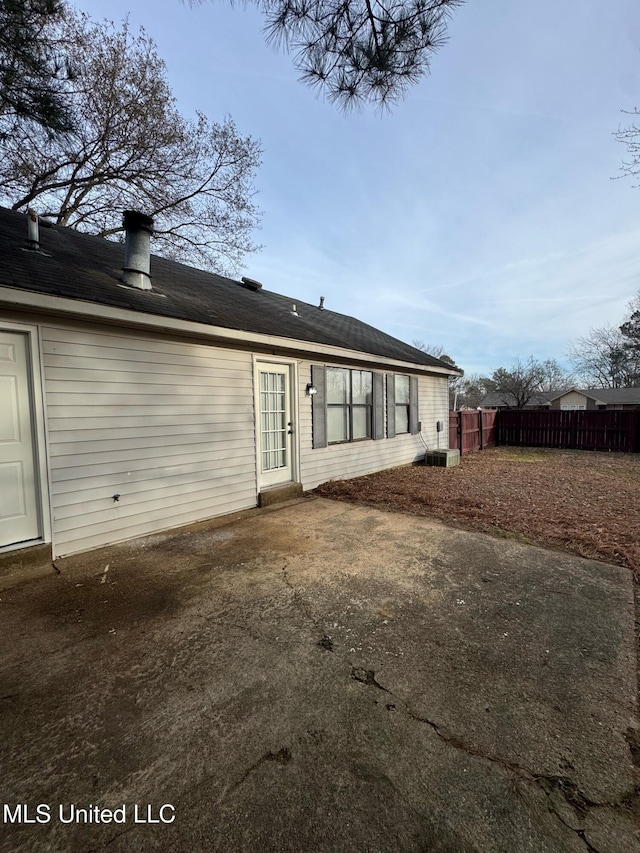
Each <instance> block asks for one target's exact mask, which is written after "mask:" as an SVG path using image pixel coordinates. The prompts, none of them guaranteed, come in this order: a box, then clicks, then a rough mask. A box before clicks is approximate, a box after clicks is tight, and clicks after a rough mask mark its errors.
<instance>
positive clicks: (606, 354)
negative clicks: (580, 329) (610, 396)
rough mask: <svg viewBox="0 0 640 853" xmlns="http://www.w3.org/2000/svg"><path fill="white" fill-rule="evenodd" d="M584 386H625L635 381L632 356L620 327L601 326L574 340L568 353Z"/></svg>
mask: <svg viewBox="0 0 640 853" xmlns="http://www.w3.org/2000/svg"><path fill="white" fill-rule="evenodd" d="M567 355H568V357H569V361H570V362H571V363H572V365H573V367H574V369H575V372H576V374H577V377H578V379H579V380H580V381H581V383H582V385H583V386H584V387H593V388H626V387H629V386H632V385H634V383H635V381H636V370H635V367H634V360H633V359H632V358H631V357H630V354H629V352H628V350H627V349H626V348H625V338H624V336H623V334H622V332H621V331H620V329H619V328H615V327H614V326H601V327H599V328H596V329H591V330H590V331H589V334H588V335H585V336H584V337H581V338H577V339H576V340H575V341H573V342H572V343H571V344H570V346H569V349H568V353H567Z"/></svg>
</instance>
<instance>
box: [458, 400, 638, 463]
mask: <svg viewBox="0 0 640 853" xmlns="http://www.w3.org/2000/svg"><path fill="white" fill-rule="evenodd" d="M497 444H510V445H513V446H516V447H558V448H563V449H565V450H612V451H614V450H615V451H618V452H620V453H637V452H639V451H640V412H636V411H631V410H627V411H622V410H621V411H611V410H610V411H587V410H585V411H568V412H565V411H559V410H557V409H502V410H498V411H496V410H489V411H475V412H473V411H472V412H449V447H452V448H454V449H455V448H457V449H458V450H459V451H460V455H461V456H462V455H463V454H465V453H472V452H473V451H474V450H483V449H484V448H485V447H495V446H496V445H497Z"/></svg>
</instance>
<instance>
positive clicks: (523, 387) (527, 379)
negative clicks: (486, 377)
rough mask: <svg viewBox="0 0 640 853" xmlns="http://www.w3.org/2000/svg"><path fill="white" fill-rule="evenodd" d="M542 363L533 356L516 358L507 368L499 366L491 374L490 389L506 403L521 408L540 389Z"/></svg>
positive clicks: (542, 372) (542, 374) (542, 380)
mask: <svg viewBox="0 0 640 853" xmlns="http://www.w3.org/2000/svg"><path fill="white" fill-rule="evenodd" d="M544 378H545V368H544V364H543V363H542V362H540V361H538V360H537V359H535V358H533V357H531V356H530V357H529V358H528V359H527V361H526V362H523V361H521V360H520V359H519V358H518V359H516V360H515V361H514V362H513V364H512V365H511V367H510V368H509V369H507V368H505V367H499V368H498V369H497V370H494V371H493V373H492V375H491V382H492V386H493V387H492V391H493V392H494V393H495V394H497V395H498V396H499V398H500V400H501V401H502V402H503V403H504V404H505V405H506V406H511V407H513V408H515V409H523V408H524V407H525V406H526V405H527V403H528V402H529V400H531V398H532V397H533V395H534V394H535V393H536V392H538V391H540V390H542V383H543V382H544Z"/></svg>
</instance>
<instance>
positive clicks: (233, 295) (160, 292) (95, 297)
mask: <svg viewBox="0 0 640 853" xmlns="http://www.w3.org/2000/svg"><path fill="white" fill-rule="evenodd" d="M26 236H27V217H26V216H25V215H24V214H21V213H17V212H15V211H10V210H6V209H4V208H0V286H6V287H11V288H17V289H21V290H25V291H31V292H36V293H43V294H48V295H54V296H60V297H66V298H69V299H74V300H82V301H84V302H91V303H98V304H100V305H105V306H110V307H115V308H124V309H128V310H132V311H137V312H143V313H145V314H153V315H159V316H162V317H169V318H174V319H177V320H187V321H191V322H195V323H204V324H206V325H208V326H215V327H222V328H225V329H232V330H238V331H243V332H250V333H256V334H263V335H274V336H277V337H281V338H289V339H292V340H296V341H306V342H313V343H315V344H324V345H327V346H334V347H343V348H346V349H350V350H357V351H359V352H364V353H368V354H370V355H376V356H381V357H383V358H388V359H394V360H399V361H404V362H410V363H413V364H419V365H423V366H428V367H434V368H438V370H439V371H442V369H446V371H447V372H449V373H453V372H454V371H456V372H457V368H455V367H453V368H452V366H451V365H450V364H447V363H446V362H443V361H441V360H440V359H437V358H434V357H433V356H431V355H428V354H427V353H425V352H422V351H421V350H418V349H416V348H415V347H412V346H410V345H409V344H405V343H403V342H402V341H400V340H398V339H397V338H393V337H391V335H387V334H385V333H384V332H381V331H380V330H379V329H375V328H374V327H373V326H369V325H368V324H367V323H363V322H361V321H360V320H356V319H355V318H354V317H348V316H346V315H344V314H338V313H337V312H335V311H329V310H327V309H320V308H319V307H318V306H316V305H310V304H309V303H306V302H302V301H301V300H299V299H296V298H295V297H289V296H282V295H280V294H278V293H273V292H272V291H268V290H265V289H260V290H254V289H251V288H249V287H247V286H245V285H244V284H242V283H241V282H238V281H234V280H233V279H230V278H225V277H223V276H219V275H216V274H214V273H210V272H205V271H203V270H198V269H195V268H193V267H189V266H185V265H184V264H180V263H177V262H175V261H170V260H166V259H165V258H160V257H158V256H156V255H152V256H151V280H152V283H153V290H152V291H143V290H138V289H136V288H131V287H127V286H124V285H123V284H122V281H121V278H120V277H121V274H122V265H123V260H124V247H123V244H122V243H115V242H112V241H109V240H105V239H103V238H101V237H92V236H90V235H87V234H83V233H81V232H79V231H76V230H74V229H71V228H63V227H59V226H50V227H41V228H40V251H30V250H28V249H27V248H26ZM294 304H295V306H296V314H294V313H293V305H294Z"/></svg>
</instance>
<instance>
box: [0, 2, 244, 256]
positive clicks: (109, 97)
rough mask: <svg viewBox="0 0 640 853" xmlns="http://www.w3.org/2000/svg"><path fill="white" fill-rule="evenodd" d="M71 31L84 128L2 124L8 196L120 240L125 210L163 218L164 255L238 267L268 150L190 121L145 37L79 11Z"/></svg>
mask: <svg viewBox="0 0 640 853" xmlns="http://www.w3.org/2000/svg"><path fill="white" fill-rule="evenodd" d="M62 35H63V37H64V42H63V43H64V46H65V56H66V57H67V59H68V61H69V63H72V64H73V66H74V67H75V68H76V72H77V73H76V77H75V78H74V80H73V81H69V83H68V84H67V90H66V91H67V94H68V96H69V98H70V99H71V102H72V104H73V108H74V115H75V116H76V126H75V128H74V130H73V132H70V133H67V134H64V135H61V134H59V135H57V136H55V137H51V136H49V135H48V134H47V132H46V130H44V129H43V128H41V127H39V126H37V125H36V124H34V123H31V124H29V125H26V124H25V125H24V126H23V127H22V131H21V132H20V133H12V134H5V135H4V136H3V135H2V133H1V131H2V128H3V118H2V117H1V116H0V153H1V155H2V156H1V157H0V198H2V200H3V201H5V203H7V204H8V206H11V207H12V208H13V209H16V210H18V209H24V208H25V207H27V206H37V207H38V209H39V211H40V213H45V212H46V213H47V214H48V215H49V216H52V217H53V218H54V219H55V220H56V222H58V223H59V224H62V225H67V226H69V227H71V228H78V229H81V230H83V231H88V232H90V233H93V234H98V235H102V236H108V237H113V236H115V235H117V234H118V233H119V232H120V231H121V228H122V225H121V216H122V210H123V209H125V208H134V209H139V210H143V211H144V212H145V213H147V214H148V215H150V216H153V217H154V218H155V219H156V226H157V239H156V240H155V243H154V250H155V251H158V252H160V253H164V254H166V255H168V256H170V257H172V258H174V259H176V260H182V261H187V262H189V263H196V264H198V265H203V266H206V267H209V268H214V269H216V270H218V271H221V272H233V271H236V270H237V269H238V268H239V265H240V263H241V261H242V258H243V256H244V255H245V254H246V253H247V252H250V251H254V250H255V249H256V248H257V247H256V246H255V245H254V243H253V242H252V240H251V232H252V231H253V229H254V228H256V227H257V226H258V223H259V213H258V210H257V208H256V206H255V204H254V196H255V191H254V188H253V180H254V175H255V171H256V170H257V168H258V166H259V165H260V155H261V150H260V145H259V144H258V142H256V141H255V140H253V139H252V138H251V137H242V136H240V134H239V132H238V130H237V128H236V126H235V124H234V122H233V121H232V120H231V119H230V118H228V117H227V118H225V119H224V121H223V122H221V123H216V122H211V121H209V119H208V118H207V117H206V116H204V115H203V114H201V113H199V114H197V115H196V116H195V118H194V119H192V120H188V119H186V118H184V117H183V116H182V115H181V114H180V112H179V111H178V109H177V106H176V103H175V99H174V98H173V95H172V93H171V90H170V88H169V85H168V83H167V79H166V69H165V65H164V63H163V62H162V60H161V59H160V58H159V57H158V55H157V51H156V47H155V44H154V42H153V41H152V39H151V38H149V37H148V36H147V35H146V33H145V32H144V31H142V30H141V31H140V32H139V33H138V34H137V35H132V34H131V33H130V31H129V27H128V24H127V23H126V22H125V23H124V24H123V25H122V26H121V27H119V28H116V27H114V25H113V24H110V23H108V22H103V23H98V24H97V23H92V22H91V21H90V20H89V19H88V17H87V16H86V15H82V14H79V13H74V12H69V14H68V15H67V18H66V21H65V25H64V28H63V30H62Z"/></svg>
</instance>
